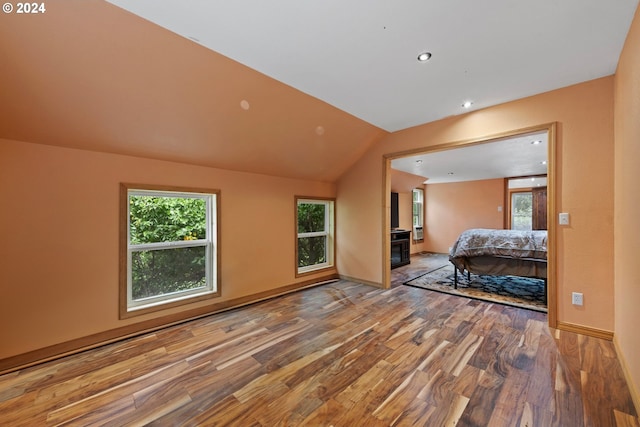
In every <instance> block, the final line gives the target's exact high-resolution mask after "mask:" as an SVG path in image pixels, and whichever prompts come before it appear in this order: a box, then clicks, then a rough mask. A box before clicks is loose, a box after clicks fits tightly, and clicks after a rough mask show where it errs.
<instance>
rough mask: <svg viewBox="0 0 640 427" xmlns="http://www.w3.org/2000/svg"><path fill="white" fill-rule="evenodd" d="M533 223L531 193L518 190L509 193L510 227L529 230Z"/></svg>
mask: <svg viewBox="0 0 640 427" xmlns="http://www.w3.org/2000/svg"><path fill="white" fill-rule="evenodd" d="M532 225H533V193H532V192H531V191H518V192H515V191H514V192H512V193H511V229H512V230H531V229H532Z"/></svg>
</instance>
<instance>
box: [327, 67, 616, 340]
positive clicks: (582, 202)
mask: <svg viewBox="0 0 640 427" xmlns="http://www.w3.org/2000/svg"><path fill="white" fill-rule="evenodd" d="M551 122H557V123H558V128H557V130H558V138H557V159H556V163H557V181H558V182H557V192H556V209H557V211H558V212H569V213H570V214H571V221H572V223H571V225H570V226H568V227H563V228H560V227H558V233H557V252H558V257H557V288H558V289H557V292H558V320H559V321H563V322H569V323H573V324H578V325H583V326H588V327H593V328H599V329H603V330H607V331H612V330H613V316H614V314H613V191H612V189H613V77H612V76H610V77H604V78H600V79H596V80H592V81H589V82H585V83H582V84H578V85H574V86H570V87H567V88H563V89H558V90H554V91H551V92H547V93H543V94H539V95H536V96H532V97H528V98H524V99H520V100H516V101H512V102H509V103H505V104H502V105H498V106H495V107H491V108H486V109H483V110H478V111H472V112H470V113H467V114H464V115H460V116H455V117H450V118H447V119H444V120H439V121H436V122H432V123H428V124H425V125H422V126H417V127H414V128H410V129H407V130H404V131H400V132H395V133H393V134H390V135H388V136H387V137H385V138H384V139H383V140H381V141H380V142H378V143H375V144H374V145H373V146H372V148H371V149H370V150H369V151H367V153H365V155H364V156H363V157H362V158H361V159H360V161H359V162H358V163H356V164H355V165H354V167H353V168H352V169H351V170H350V171H349V172H348V173H346V174H344V175H343V177H342V178H341V179H340V180H339V182H338V188H337V191H338V197H339V204H340V207H341V209H342V210H343V211H347V212H348V211H352V210H356V209H357V210H359V211H362V212H367V216H366V217H364V218H361V220H360V221H358V223H357V224H353V223H349V222H347V221H344V222H342V224H341V225H340V224H339V225H338V238H339V239H340V241H341V242H343V244H344V242H347V243H346V244H347V246H346V248H347V249H348V250H347V251H346V252H347V253H348V255H346V256H344V255H345V253H344V252H343V253H341V255H339V257H338V270H339V271H340V273H341V274H344V275H348V276H350V277H355V278H360V279H362V280H366V281H369V282H373V283H382V282H383V275H384V272H385V270H384V268H383V257H384V255H385V254H386V248H384V249H383V247H382V246H383V241H382V234H381V232H382V229H383V224H384V217H383V211H384V213H385V215H388V205H386V204H385V202H386V203H388V201H385V198H384V194H385V192H384V190H382V191H381V188H382V187H383V186H384V181H383V177H384V172H383V167H384V165H385V162H384V155H385V154H391V153H399V152H402V151H406V150H415V149H419V148H425V147H429V146H434V145H439V144H446V143H451V142H457V141H465V140H469V139H477V138H481V137H486V136H490V135H496V134H500V133H503V132H509V131H512V130H515V129H524V128H527V127H531V126H537V125H541V124H545V123H551ZM376 182H380V183H381V184H380V187H379V188H378V187H377V186H376V185H373V184H374V183H376ZM553 216H554V217H555V215H553ZM343 249H345V248H344V247H343ZM572 291H577V292H583V293H584V298H585V304H584V306H583V307H581V308H578V307H575V306H572V305H571V292H572Z"/></svg>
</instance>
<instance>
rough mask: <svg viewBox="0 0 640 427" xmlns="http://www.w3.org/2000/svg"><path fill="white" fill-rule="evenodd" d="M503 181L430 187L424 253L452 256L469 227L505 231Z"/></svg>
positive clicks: (483, 181) (428, 190) (427, 198)
mask: <svg viewBox="0 0 640 427" xmlns="http://www.w3.org/2000/svg"><path fill="white" fill-rule="evenodd" d="M503 204H504V180H503V179H502V178H500V179H488V180H482V181H468V182H452V183H449V184H427V197H426V205H427V217H426V218H427V221H426V229H425V250H427V251H429V252H438V253H449V248H450V247H451V246H453V243H454V242H455V241H456V239H457V238H458V236H459V235H460V233H462V232H463V231H464V230H467V229H469V228H503V223H504V220H503V212H500V211H498V206H502V205H503Z"/></svg>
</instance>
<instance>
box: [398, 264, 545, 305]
mask: <svg viewBox="0 0 640 427" xmlns="http://www.w3.org/2000/svg"><path fill="white" fill-rule="evenodd" d="M453 283H454V277H453V264H451V263H447V264H446V265H443V266H442V267H438V268H436V269H434V270H431V271H429V272H427V273H425V274H423V275H421V276H418V277H415V278H413V279H411V280H409V281H407V282H404V283H403V284H404V285H407V286H413V287H416V288H422V289H428V290H431V291H436V292H442V293H445V294H450V295H459V296H463V297H466V298H473V299H479V300H483V301H488V302H494V303H498V304H504V305H510V306H513V307H520V308H526V309H528V310H535V311H541V312H545V313H546V312H547V301H546V299H545V296H544V280H542V279H529V278H526V277H516V276H478V275H475V274H472V275H471V280H468V279H467V274H466V273H465V274H461V273H458V289H454V288H453Z"/></svg>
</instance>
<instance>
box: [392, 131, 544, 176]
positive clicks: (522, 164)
mask: <svg viewBox="0 0 640 427" xmlns="http://www.w3.org/2000/svg"><path fill="white" fill-rule="evenodd" d="M534 141H539V143H537V144H533V142H534ZM547 147H548V139H547V133H546V132H540V133H530V134H526V135H520V136H517V137H513V138H506V139H501V140H498V141H494V142H487V143H484V144H478V145H472V146H468V147H463V148H455V149H450V150H444V151H436V152H428V153H425V154H421V155H415V156H410V157H404V158H400V159H393V160H392V161H391V167H392V168H393V169H397V170H400V171H404V172H408V173H411V174H414V175H419V176H423V177H425V178H426V183H427V184H441V183H447V182H460V181H476V180H481V179H493V178H505V177H519V176H530V175H545V174H546V173H547V165H546V163H543V162H546V160H547ZM528 186H531V184H529V185H528Z"/></svg>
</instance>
